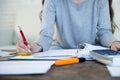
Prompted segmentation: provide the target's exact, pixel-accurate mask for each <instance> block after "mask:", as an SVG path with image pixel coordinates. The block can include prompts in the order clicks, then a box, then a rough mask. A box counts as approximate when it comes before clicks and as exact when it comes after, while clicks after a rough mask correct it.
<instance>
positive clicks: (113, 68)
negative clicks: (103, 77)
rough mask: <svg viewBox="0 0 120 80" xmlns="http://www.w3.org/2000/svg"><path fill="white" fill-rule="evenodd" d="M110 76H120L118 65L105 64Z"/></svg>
mask: <svg viewBox="0 0 120 80" xmlns="http://www.w3.org/2000/svg"><path fill="white" fill-rule="evenodd" d="M107 69H108V71H109V72H110V75H111V76H112V77H120V66H107Z"/></svg>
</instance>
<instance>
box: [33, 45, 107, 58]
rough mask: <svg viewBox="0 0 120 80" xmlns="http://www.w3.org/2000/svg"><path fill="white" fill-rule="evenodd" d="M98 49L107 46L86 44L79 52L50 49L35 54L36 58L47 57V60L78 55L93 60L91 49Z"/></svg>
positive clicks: (75, 50)
mask: <svg viewBox="0 0 120 80" xmlns="http://www.w3.org/2000/svg"><path fill="white" fill-rule="evenodd" d="M96 49H105V47H101V46H94V45H90V44H86V47H85V48H84V49H81V50H79V53H77V49H61V50H49V51H45V52H39V53H35V54H34V55H33V56H34V57H35V58H40V59H46V60H47V59H50V60H56V59H64V58H70V57H76V56H77V57H84V58H86V60H93V58H91V57H90V53H89V51H91V50H96Z"/></svg>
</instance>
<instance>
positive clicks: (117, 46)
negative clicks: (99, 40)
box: [110, 41, 120, 51]
mask: <svg viewBox="0 0 120 80" xmlns="http://www.w3.org/2000/svg"><path fill="white" fill-rule="evenodd" d="M110 48H111V49H112V50H115V51H118V50H120V41H114V42H113V43H112V44H111V47H110Z"/></svg>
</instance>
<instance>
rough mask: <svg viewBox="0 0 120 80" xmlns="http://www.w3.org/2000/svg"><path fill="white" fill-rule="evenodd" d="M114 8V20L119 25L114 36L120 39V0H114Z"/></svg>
mask: <svg viewBox="0 0 120 80" xmlns="http://www.w3.org/2000/svg"><path fill="white" fill-rule="evenodd" d="M113 8H114V12H115V16H114V20H115V22H116V24H117V26H118V29H116V31H115V34H114V36H115V37H116V38H117V39H118V40H119V41H120V0H113Z"/></svg>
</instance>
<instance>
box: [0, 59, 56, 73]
mask: <svg viewBox="0 0 120 80" xmlns="http://www.w3.org/2000/svg"><path fill="white" fill-rule="evenodd" d="M53 64H54V61H0V75H24V74H45V73H47V72H48V70H49V69H50V68H51V66H52V65H53Z"/></svg>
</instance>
